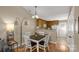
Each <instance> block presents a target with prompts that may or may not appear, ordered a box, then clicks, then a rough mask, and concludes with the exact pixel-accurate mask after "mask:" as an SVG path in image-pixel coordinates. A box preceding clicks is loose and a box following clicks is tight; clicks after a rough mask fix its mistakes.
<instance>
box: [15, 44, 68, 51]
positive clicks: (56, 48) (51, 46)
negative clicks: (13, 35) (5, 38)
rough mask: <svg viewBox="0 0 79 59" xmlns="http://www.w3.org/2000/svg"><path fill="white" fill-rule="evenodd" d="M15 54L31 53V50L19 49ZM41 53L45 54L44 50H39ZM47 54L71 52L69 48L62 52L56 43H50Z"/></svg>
mask: <svg viewBox="0 0 79 59" xmlns="http://www.w3.org/2000/svg"><path fill="white" fill-rule="evenodd" d="M14 52H30V49H29V48H25V47H22V48H18V51H17V48H16V49H14ZM33 52H37V50H36V49H35V50H34V51H33ZM39 52H44V51H43V50H41V49H39ZM46 52H69V48H68V47H67V48H66V49H65V50H61V49H59V47H57V46H56V44H54V43H49V50H48V49H47V48H46Z"/></svg>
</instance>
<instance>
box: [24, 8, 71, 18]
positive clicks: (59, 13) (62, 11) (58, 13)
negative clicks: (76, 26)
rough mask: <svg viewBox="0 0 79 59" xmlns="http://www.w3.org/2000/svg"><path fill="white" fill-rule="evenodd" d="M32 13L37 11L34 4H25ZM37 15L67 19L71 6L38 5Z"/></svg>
mask: <svg viewBox="0 0 79 59" xmlns="http://www.w3.org/2000/svg"><path fill="white" fill-rule="evenodd" d="M24 8H25V9H26V10H27V11H28V12H30V13H31V14H32V15H34V13H35V7H34V6H24ZM36 10H37V15H38V16H39V18H42V19H44V20H66V19H67V18H68V14H69V10H70V6H38V7H37V9H36Z"/></svg>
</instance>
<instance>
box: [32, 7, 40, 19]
mask: <svg viewBox="0 0 79 59" xmlns="http://www.w3.org/2000/svg"><path fill="white" fill-rule="evenodd" d="M32 18H33V19H38V18H39V17H38V15H37V6H35V13H34V15H33V16H32Z"/></svg>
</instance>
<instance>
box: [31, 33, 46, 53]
mask: <svg viewBox="0 0 79 59" xmlns="http://www.w3.org/2000/svg"><path fill="white" fill-rule="evenodd" d="M30 38H31V39H30V41H32V42H35V43H36V44H37V52H39V42H41V41H44V40H45V39H44V38H45V35H37V34H36V35H31V36H30Z"/></svg>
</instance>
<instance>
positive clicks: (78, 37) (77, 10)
mask: <svg viewBox="0 0 79 59" xmlns="http://www.w3.org/2000/svg"><path fill="white" fill-rule="evenodd" d="M74 16H75V45H76V50H75V51H79V34H78V16H79V7H78V6H76V7H75V14H74Z"/></svg>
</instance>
